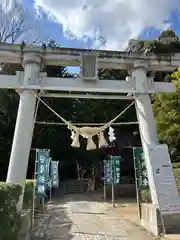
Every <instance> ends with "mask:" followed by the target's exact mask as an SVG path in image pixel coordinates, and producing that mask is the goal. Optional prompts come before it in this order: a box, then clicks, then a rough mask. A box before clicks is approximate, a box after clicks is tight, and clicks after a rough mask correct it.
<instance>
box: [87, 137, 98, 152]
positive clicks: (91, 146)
mask: <svg viewBox="0 0 180 240" xmlns="http://www.w3.org/2000/svg"><path fill="white" fill-rule="evenodd" d="M94 149H96V144H95V143H94V141H93V139H92V137H88V138H87V146H86V150H94Z"/></svg>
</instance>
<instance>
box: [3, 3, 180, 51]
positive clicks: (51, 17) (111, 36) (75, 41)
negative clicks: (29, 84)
mask: <svg viewBox="0 0 180 240" xmlns="http://www.w3.org/2000/svg"><path fill="white" fill-rule="evenodd" d="M7 1H8V2H9V3H12V2H14V1H18V2H19V3H21V4H22V7H23V8H24V9H25V11H27V12H28V16H29V18H30V21H31V22H34V23H35V24H37V25H38V27H39V29H40V34H41V37H42V38H43V39H50V38H52V39H54V40H55V41H56V42H57V43H59V44H60V45H61V46H63V47H75V48H96V49H108V50H123V49H125V48H126V47H127V44H128V41H129V40H130V39H132V38H141V39H153V38H157V37H158V35H159V33H160V31H162V30H165V29H167V28H171V29H173V30H175V31H176V33H177V35H180V28H179V24H180V0H151V1H149V0H111V1H110V0H0V4H3V3H4V2H7Z"/></svg>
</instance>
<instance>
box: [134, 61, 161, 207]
mask: <svg viewBox="0 0 180 240" xmlns="http://www.w3.org/2000/svg"><path fill="white" fill-rule="evenodd" d="M147 70H148V67H147V66H146V65H143V64H137V65H135V66H134V69H133V71H132V77H133V78H134V79H135V80H136V81H137V85H138V86H139V87H141V89H142V88H144V90H145V91H144V93H143V94H136V97H135V100H136V104H135V106H136V114H137V119H138V122H139V131H140V136H141V142H142V146H143V150H144V155H145V161H146V167H147V173H148V181H149V187H150V192H151V198H152V202H153V203H154V204H158V198H157V193H156V189H155V184H154V177H153V172H152V166H151V162H150V159H149V153H148V148H147V146H148V145H156V144H158V138H157V133H156V124H155V119H154V114H153V109H152V104H151V98H150V96H149V94H148V93H145V92H146V91H148V89H147V88H148V83H147V77H146V72H147ZM154 161H156V160H154Z"/></svg>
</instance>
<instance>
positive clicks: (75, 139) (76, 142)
mask: <svg viewBox="0 0 180 240" xmlns="http://www.w3.org/2000/svg"><path fill="white" fill-rule="evenodd" d="M71 138H72V140H73V142H72V144H71V147H74V148H79V147H80V142H79V131H76V132H73V131H72V135H71Z"/></svg>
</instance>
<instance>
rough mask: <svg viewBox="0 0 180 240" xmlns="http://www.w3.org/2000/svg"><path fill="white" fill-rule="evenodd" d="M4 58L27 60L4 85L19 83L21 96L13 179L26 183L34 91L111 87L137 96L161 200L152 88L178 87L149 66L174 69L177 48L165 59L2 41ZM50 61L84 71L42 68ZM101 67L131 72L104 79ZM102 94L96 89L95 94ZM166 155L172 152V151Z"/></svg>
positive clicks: (0, 79) (179, 57)
mask: <svg viewBox="0 0 180 240" xmlns="http://www.w3.org/2000/svg"><path fill="white" fill-rule="evenodd" d="M0 61H1V62H2V63H10V64H13V63H14V64H22V66H23V67H24V72H16V75H14V76H9V75H0V88H6V89H15V90H16V91H17V92H18V93H19V96H20V102H19V108H18V114H17V120H16V127H15V132H14V138H13V144H12V151H11V156H10V163H9V169H8V174H7V182H8V183H14V184H20V185H21V186H22V187H23V188H24V183H25V179H26V172H27V166H28V159H29V153H30V148H31V141H32V136H33V129H34V114H35V106H36V97H35V96H34V95H33V94H32V92H31V91H35V92H36V91H38V90H43V91H41V96H51V95H53V94H54V95H55V94H57V91H59V93H58V94H57V95H58V96H59V97H61V94H62V93H63V92H71V93H73V94H74V95H75V94H76V93H77V92H78V93H79V92H81V93H82V96H81V97H83V94H84V93H86V94H87V93H91V94H92V93H104V94H106V93H108V94H111V95H112V96H114V94H116V95H117V94H118V95H117V98H119V99H121V98H122V99H126V98H127V99H130V98H133V99H135V106H136V113H137V118H138V122H139V129H140V135H141V141H142V146H143V149H144V153H145V160H146V166H147V171H148V179H149V186H150V191H151V197H152V201H153V203H154V204H158V203H159V201H158V195H157V186H156V184H155V178H154V173H153V171H154V170H153V162H157V159H151V158H150V151H151V150H152V149H150V146H151V148H152V147H155V146H159V142H158V138H157V134H156V127H155V120H154V116H153V111H152V106H151V99H150V96H149V94H150V93H160V92H161V93H162V92H175V91H176V90H175V86H174V85H173V84H172V83H167V82H154V81H153V77H147V72H148V71H152V72H154V71H167V72H170V71H174V69H175V68H176V67H177V66H178V65H179V64H180V54H175V55H173V56H172V57H169V56H164V57H163V56H162V57H161V59H160V58H159V57H157V56H156V55H153V54H150V55H144V54H140V53H128V52H114V51H95V50H82V49H67V48H59V49H53V50H52V49H46V50H45V51H44V50H43V49H41V48H39V47H33V46H31V47H30V46H26V47H25V48H24V49H23V51H22V49H20V45H11V44H1V45H0ZM45 65H56V66H80V67H81V75H80V77H79V78H75V79H74V78H73V79H71V78H59V77H56V78H52V77H46V73H45V72H42V69H43V67H44V66H45ZM99 68H107V69H128V70H129V74H130V76H129V77H127V78H126V81H123V80H121V79H120V80H99V79H98V75H97V74H98V69H99ZM29 89H31V91H29ZM53 91H56V93H53ZM121 93H127V94H128V96H124V95H123V96H122V95H119V94H121ZM129 93H131V95H130V94H129ZM132 94H133V96H132ZM79 95H80V94H78V95H77V96H79ZM86 96H87V95H86ZM96 96H97V95H94V98H96ZM67 97H68V95H67ZM108 97H109V95H108ZM108 97H107V98H108ZM104 98H106V96H104ZM166 155H167V157H168V151H167V152H166ZM171 171H172V170H171ZM176 190H177V188H176ZM18 208H19V210H21V208H22V199H21V201H20V203H19V207H18Z"/></svg>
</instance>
